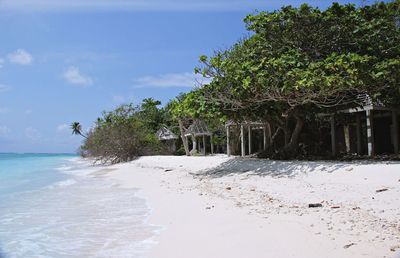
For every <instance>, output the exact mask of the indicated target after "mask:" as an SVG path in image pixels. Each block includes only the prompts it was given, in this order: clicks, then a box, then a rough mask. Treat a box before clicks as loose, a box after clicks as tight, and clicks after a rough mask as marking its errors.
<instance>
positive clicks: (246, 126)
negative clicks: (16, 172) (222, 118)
mask: <svg viewBox="0 0 400 258" xmlns="http://www.w3.org/2000/svg"><path fill="white" fill-rule="evenodd" d="M235 126H236V127H237V126H240V150H241V151H240V152H241V156H242V157H244V156H246V146H245V130H247V137H248V155H251V154H252V131H253V130H263V149H264V150H266V149H267V147H268V145H269V143H270V140H269V139H268V137H267V130H269V127H268V126H267V125H266V124H265V123H263V122H261V121H242V122H235V121H232V120H230V121H228V122H227V123H226V124H225V128H226V151H227V154H228V156H231V146H230V142H231V139H230V138H231V134H230V132H231V127H235Z"/></svg>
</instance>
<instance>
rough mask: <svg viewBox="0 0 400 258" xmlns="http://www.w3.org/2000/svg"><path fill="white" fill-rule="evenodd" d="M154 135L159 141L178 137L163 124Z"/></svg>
mask: <svg viewBox="0 0 400 258" xmlns="http://www.w3.org/2000/svg"><path fill="white" fill-rule="evenodd" d="M156 136H157V138H158V140H160V141H166V140H175V139H178V137H177V136H176V135H175V134H174V133H173V132H172V131H171V130H169V129H168V128H166V127H165V126H163V127H161V128H160V129H159V130H158V131H157V132H156Z"/></svg>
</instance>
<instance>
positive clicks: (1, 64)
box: [0, 58, 4, 68]
mask: <svg viewBox="0 0 400 258" xmlns="http://www.w3.org/2000/svg"><path fill="white" fill-rule="evenodd" d="M3 65H4V59H3V58H0V68H3Z"/></svg>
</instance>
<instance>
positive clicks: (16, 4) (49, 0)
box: [0, 0, 289, 11]
mask: <svg viewBox="0 0 400 258" xmlns="http://www.w3.org/2000/svg"><path fill="white" fill-rule="evenodd" d="M277 2H278V1H277ZM283 2H289V1H287V0H286V1H283ZM0 5H1V7H2V9H3V10H14V11H52V10H63V11H65V10H75V9H78V10H79V9H84V10H113V9H114V10H115V9H117V10H128V11H243V10H254V9H256V8H261V7H271V5H273V6H277V7H279V6H280V5H279V2H278V3H275V2H272V3H270V2H268V1H262V0H253V1H248V0H235V1H232V0H203V1H198V0H169V1H165V0H95V1H94V0H2V1H0Z"/></svg>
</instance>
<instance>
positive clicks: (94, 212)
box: [0, 154, 157, 258]
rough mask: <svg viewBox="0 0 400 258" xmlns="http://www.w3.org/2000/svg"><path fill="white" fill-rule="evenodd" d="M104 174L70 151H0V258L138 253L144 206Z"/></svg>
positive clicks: (144, 243)
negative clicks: (16, 152) (29, 152)
mask: <svg viewBox="0 0 400 258" xmlns="http://www.w3.org/2000/svg"><path fill="white" fill-rule="evenodd" d="M99 170H100V171H99ZM104 173H106V171H105V170H103V171H101V168H98V167H92V166H91V164H90V163H88V162H87V161H83V160H82V159H80V158H78V157H77V156H74V155H66V154H0V258H12V257H61V258H62V257H134V258H136V257H143V253H144V251H145V250H146V249H147V248H149V247H150V246H151V245H152V241H151V238H152V236H154V234H155V233H156V232H157V228H156V227H154V226H151V225H149V224H148V223H147V222H146V219H147V217H148V213H149V208H148V207H147V206H146V203H145V201H144V200H143V199H141V198H138V197H137V190H136V189H123V188H120V187H118V185H117V182H114V181H112V180H110V179H108V178H107V177H104V176H103V174H104ZM108 173H109V171H108Z"/></svg>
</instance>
